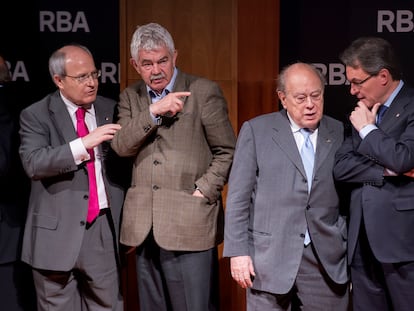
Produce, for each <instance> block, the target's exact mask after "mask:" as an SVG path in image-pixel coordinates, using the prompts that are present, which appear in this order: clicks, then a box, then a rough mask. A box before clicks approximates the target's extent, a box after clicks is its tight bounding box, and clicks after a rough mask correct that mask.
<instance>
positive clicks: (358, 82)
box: [349, 75, 374, 89]
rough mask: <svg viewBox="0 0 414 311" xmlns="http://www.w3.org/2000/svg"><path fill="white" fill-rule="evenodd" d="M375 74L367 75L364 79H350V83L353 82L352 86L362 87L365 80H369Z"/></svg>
mask: <svg viewBox="0 0 414 311" xmlns="http://www.w3.org/2000/svg"><path fill="white" fill-rule="evenodd" d="M373 76H374V75H369V76H368V77H366V78H365V79H364V80H361V81H349V83H351V86H352V84H353V85H354V86H355V87H356V88H358V89H360V88H361V87H362V84H364V83H365V82H367V81H368V80H369V79H371V78H372V77H373Z"/></svg>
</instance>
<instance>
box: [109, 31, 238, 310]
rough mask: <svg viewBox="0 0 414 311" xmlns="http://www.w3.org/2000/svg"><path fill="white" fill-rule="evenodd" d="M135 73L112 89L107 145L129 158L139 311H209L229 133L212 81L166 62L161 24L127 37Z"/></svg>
mask: <svg viewBox="0 0 414 311" xmlns="http://www.w3.org/2000/svg"><path fill="white" fill-rule="evenodd" d="M131 56H132V58H131V64H132V66H133V67H134V68H135V70H136V71H137V72H138V73H139V74H140V75H141V77H142V80H140V81H138V82H137V83H135V84H133V85H131V86H130V87H128V88H126V89H125V90H124V91H123V92H122V93H121V96H120V103H119V124H121V125H122V129H121V130H119V131H118V132H117V133H116V135H115V137H114V139H113V141H112V146H113V148H114V149H115V151H116V152H117V153H118V154H119V155H121V156H132V157H134V158H135V161H134V168H133V171H132V184H131V187H130V188H129V189H128V192H127V196H126V199H125V205H124V213H123V219H122V228H121V242H122V243H124V244H126V245H129V246H138V248H137V272H138V290H139V299H140V307H141V311H153V310H158V311H163V310H165V311H166V310H179V311H185V310H190V311H193V310H199V311H202V310H217V308H218V302H219V301H218V267H217V266H218V258H217V245H218V244H219V243H220V242H221V241H222V238H223V205H222V199H221V191H222V190H223V186H224V185H225V183H226V182H227V176H228V172H229V169H230V165H231V162H232V159H233V151H234V145H235V135H234V131H233V128H232V126H231V124H230V121H229V118H228V114H227V104H226V100H225V99H224V97H223V94H222V92H221V90H220V88H219V87H218V85H217V84H216V83H213V82H212V81H209V80H207V79H204V78H200V77H195V76H192V75H188V74H186V73H184V72H182V71H180V70H178V69H177V68H176V67H175V63H176V58H177V51H176V50H175V48H174V42H173V39H172V37H171V35H170V34H169V33H168V31H167V30H166V29H165V28H163V27H162V26H160V25H158V24H155V23H150V24H146V25H143V26H140V27H138V28H137V30H136V31H135V33H134V35H133V37H132V41H131Z"/></svg>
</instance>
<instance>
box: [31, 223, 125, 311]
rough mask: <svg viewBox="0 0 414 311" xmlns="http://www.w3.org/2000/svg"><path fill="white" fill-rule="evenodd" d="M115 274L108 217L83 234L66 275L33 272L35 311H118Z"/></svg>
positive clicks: (116, 278)
mask: <svg viewBox="0 0 414 311" xmlns="http://www.w3.org/2000/svg"><path fill="white" fill-rule="evenodd" d="M119 276H120V274H119V270H118V266H117V261H116V257H115V248H114V236H113V234H112V230H111V227H110V225H109V221H108V215H102V216H100V217H98V218H97V219H96V220H95V222H93V223H92V225H91V226H89V227H88V229H86V230H85V234H84V238H83V241H82V246H81V249H80V253H79V256H78V259H77V261H76V262H75V265H74V267H73V269H72V270H70V271H51V270H40V269H33V278H34V282H35V287H36V293H37V297H38V311H42V310H45V311H46V310H54V311H75V310H90V311H103V310H108V311H121V310H123V301H122V298H121V295H120V280H119Z"/></svg>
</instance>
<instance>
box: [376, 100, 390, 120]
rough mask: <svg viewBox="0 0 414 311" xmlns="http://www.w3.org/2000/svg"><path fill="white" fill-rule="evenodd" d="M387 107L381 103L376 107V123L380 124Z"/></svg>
mask: <svg viewBox="0 0 414 311" xmlns="http://www.w3.org/2000/svg"><path fill="white" fill-rule="evenodd" d="M387 109H388V107H387V106H385V105H381V106H380V107H379V109H378V113H377V124H380V123H381V121H382V118H383V116H384V113H385V112H386V111H387Z"/></svg>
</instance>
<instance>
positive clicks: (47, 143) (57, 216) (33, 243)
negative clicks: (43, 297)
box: [20, 91, 129, 271]
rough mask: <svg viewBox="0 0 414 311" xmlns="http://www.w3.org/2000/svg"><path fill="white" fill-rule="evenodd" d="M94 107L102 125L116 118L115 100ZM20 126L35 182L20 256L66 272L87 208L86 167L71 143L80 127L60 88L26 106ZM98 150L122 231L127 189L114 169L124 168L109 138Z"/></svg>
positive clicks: (39, 265) (78, 242)
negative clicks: (64, 100) (121, 215)
mask: <svg viewBox="0 0 414 311" xmlns="http://www.w3.org/2000/svg"><path fill="white" fill-rule="evenodd" d="M93 105H94V107H95V111H96V117H97V120H96V121H97V125H98V126H100V125H103V124H105V123H112V122H114V110H115V107H116V102H115V101H113V100H111V99H107V98H104V97H101V96H98V97H97V99H96V101H95V102H94V104H93ZM20 125H21V129H20V136H21V145H20V156H21V159H22V163H23V167H24V169H25V171H26V173H27V175H28V176H29V177H30V178H31V180H32V184H31V186H32V187H31V188H32V189H31V196H30V203H29V211H28V216H27V221H26V227H25V233H24V241H23V250H22V259H23V261H25V262H27V263H29V264H30V265H32V266H33V267H35V268H39V269H47V270H58V271H67V270H70V269H71V268H72V267H73V265H74V262H75V260H76V259H77V256H78V253H79V250H80V247H81V244H82V240H83V235H84V232H85V225H86V214H87V209H88V200H87V199H85V198H87V195H88V177H87V170H86V166H85V165H84V163H83V164H81V165H79V166H78V165H76V164H75V162H74V160H73V156H72V152H71V151H70V147H69V142H70V141H72V140H74V139H76V138H77V135H76V130H75V128H74V126H73V123H72V120H71V118H70V116H69V113H68V111H67V108H66V106H65V104H64V102H63V101H62V99H61V97H60V95H59V91H56V92H55V93H53V94H50V95H48V96H46V97H45V98H44V99H42V100H40V101H39V102H36V103H34V104H33V105H31V106H29V107H28V108H26V109H24V110H23V111H22V113H21V116H20ZM99 148H100V153H101V154H102V161H103V162H102V165H103V176H104V182H105V187H106V192H107V195H108V201H109V204H110V208H111V214H112V217H113V220H114V226H115V229H116V231H118V228H119V219H120V213H121V207H122V203H123V199H124V191H123V188H122V184H121V183H120V181H119V180H118V179H117V178H118V177H119V176H118V175H116V176H114V175H113V174H112V173H113V172H114V171H115V172H116V171H121V168H120V167H116V169H114V165H116V164H115V163H111V161H115V160H117V159H116V158H115V154H114V153H113V152H111V150H110V145H109V143H108V142H106V143H103V144H101V145H100V146H99ZM120 173H121V172H120ZM128 173H129V172H128Z"/></svg>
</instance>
